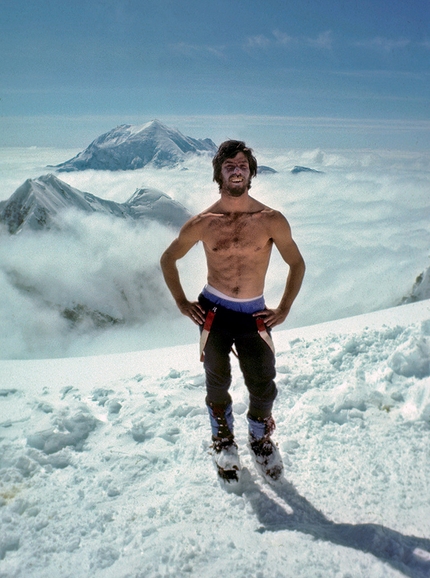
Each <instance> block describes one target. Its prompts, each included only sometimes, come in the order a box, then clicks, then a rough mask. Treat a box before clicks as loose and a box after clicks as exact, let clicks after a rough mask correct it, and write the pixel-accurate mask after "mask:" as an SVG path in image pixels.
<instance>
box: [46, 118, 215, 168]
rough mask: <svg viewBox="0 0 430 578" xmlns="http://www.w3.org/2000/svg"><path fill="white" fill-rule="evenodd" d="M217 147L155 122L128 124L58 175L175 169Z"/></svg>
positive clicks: (65, 165)
mask: <svg viewBox="0 0 430 578" xmlns="http://www.w3.org/2000/svg"><path fill="white" fill-rule="evenodd" d="M216 150H217V146H216V145H215V143H214V142H213V141H211V139H209V138H206V139H195V138H192V137H189V136H184V135H183V134H182V133H181V132H179V131H178V130H175V129H172V128H169V127H167V126H166V125H164V124H163V123H161V122H160V121H159V120H153V121H151V122H148V123H147V124H145V125H143V126H134V125H128V124H124V125H121V126H118V127H116V128H114V129H112V130H111V131H109V132H107V133H105V134H102V135H101V136H99V137H98V138H96V139H95V140H94V141H93V142H92V143H91V144H90V145H89V146H88V147H87V148H86V149H85V150H84V151H82V152H80V153H79V154H78V155H76V156H75V157H73V158H72V159H70V160H68V161H66V162H64V163H61V164H59V165H57V166H56V167H55V169H56V170H58V171H84V170H86V169H94V170H107V171H118V170H122V171H125V170H135V169H141V168H142V167H144V166H146V165H148V164H151V165H153V166H155V167H172V166H176V165H177V164H178V163H179V162H182V161H183V160H184V159H185V157H186V155H187V154H196V153H197V154H198V153H201V152H210V153H212V154H214V153H215V152H216Z"/></svg>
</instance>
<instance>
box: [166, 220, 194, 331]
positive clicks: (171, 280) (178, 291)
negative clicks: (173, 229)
mask: <svg viewBox="0 0 430 578" xmlns="http://www.w3.org/2000/svg"><path fill="white" fill-rule="evenodd" d="M198 222H199V221H198V220H197V218H196V217H194V218H192V219H190V220H189V221H188V222H187V223H185V225H184V226H183V227H182V229H181V231H180V233H179V235H178V237H177V238H176V239H175V240H174V241H173V242H172V243H171V245H170V246H169V247H168V248H167V249H166V250H165V251H164V253H163V255H162V256H161V259H160V265H161V270H162V271H163V276H164V280H165V282H166V285H167V287H168V288H169V290H170V293H171V294H172V296H173V299H174V300H175V301H176V305H177V306H178V308H179V310H180V312H181V313H182V314H183V315H186V316H187V317H189V318H190V319H191V320H192V321H194V323H196V324H197V325H201V324H202V323H204V320H205V316H204V311H203V309H202V308H201V307H200V305H199V303H198V302H196V301H194V302H192V301H188V299H187V297H186V295H185V292H184V290H183V288H182V284H181V280H180V278H179V272H178V268H177V266H176V261H178V260H179V259H182V257H184V256H185V255H186V254H187V253H188V251H189V250H190V249H191V248H192V247H193V246H194V245H195V244H196V243H197V242H198V241H199V240H200V235H199V228H200V227H199V226H198Z"/></svg>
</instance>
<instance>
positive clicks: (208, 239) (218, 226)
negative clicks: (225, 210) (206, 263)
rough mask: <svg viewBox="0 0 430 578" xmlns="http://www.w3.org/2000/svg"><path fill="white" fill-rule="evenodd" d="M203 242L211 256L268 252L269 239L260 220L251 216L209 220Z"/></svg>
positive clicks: (221, 217)
mask: <svg viewBox="0 0 430 578" xmlns="http://www.w3.org/2000/svg"><path fill="white" fill-rule="evenodd" d="M203 242H204V244H205V248H206V251H209V252H210V253H212V254H224V255H225V254H229V255H234V254H244V253H256V252H258V251H262V250H264V249H268V250H270V246H271V239H270V238H269V236H268V234H267V231H266V227H265V226H264V223H263V222H262V220H261V219H259V218H255V217H253V215H252V214H251V215H246V216H241V217H238V218H234V217H229V216H220V217H215V218H213V219H211V221H210V222H209V223H208V227H207V228H206V231H205V235H204V239H203Z"/></svg>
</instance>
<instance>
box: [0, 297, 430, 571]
mask: <svg viewBox="0 0 430 578" xmlns="http://www.w3.org/2000/svg"><path fill="white" fill-rule="evenodd" d="M196 331H197V330H196ZM274 339H275V345H276V347H277V369H278V377H277V382H278V387H279V396H278V399H277V401H276V405H275V410H274V415H275V418H276V421H277V426H278V427H277V431H276V433H275V436H276V440H277V441H278V443H279V447H280V450H281V453H282V454H283V458H284V463H285V466H286V470H285V479H284V480H282V482H280V483H278V484H274V485H269V484H267V483H266V482H264V481H263V480H261V479H260V478H259V477H258V476H257V474H256V472H255V469H254V468H253V467H252V464H251V459H250V457H249V454H248V450H247V447H246V438H247V432H246V410H247V395H246V391H245V387H244V385H243V383H242V379H241V376H240V372H239V370H238V367H237V364H236V363H233V366H234V379H233V385H232V395H233V399H234V412H235V417H236V437H237V441H238V443H239V448H240V455H241V460H242V464H243V466H244V471H243V478H244V479H243V482H242V486H241V487H240V489H238V490H237V491H236V492H231V491H226V490H225V489H224V488H223V487H221V485H220V484H219V483H218V481H217V479H216V474H215V471H214V469H213V467H212V463H211V458H210V455H209V436H210V429H209V420H208V416H207V413H206V409H205V407H204V396H205V388H204V377H203V373H202V365H201V364H200V362H199V361H198V348H197V343H196V344H193V345H186V346H177V347H172V348H166V349H157V350H151V351H141V352H133V353H127V354H114V355H104V356H98V357H85V358H68V359H50V360H23V361H11V360H5V361H0V408H1V410H0V411H1V414H0V415H1V418H0V443H1V453H0V520H1V532H0V558H1V560H0V576H1V577H2V578H6V577H7V578H18V577H19V578H29V577H31V578H41V577H51V576H56V577H70V578H72V577H73V578H81V577H82V578H87V577H88V576H91V577H94V578H98V577H103V578H109V577H112V578H113V577H114V578H126V577H127V578H143V577H145V578H161V577H163V578H167V577H171V578H173V577H175V578H178V577H183V576H184V577H185V576H193V577H201V576H203V577H205V578H215V577H218V576H231V577H234V578H249V577H253V578H254V577H255V578H286V577H288V578H290V577H291V578H298V577H308V578H314V577H316V576H321V577H324V578H326V577H336V578H340V577H342V578H360V577H363V578H387V577H400V576H410V577H419V578H422V577H428V576H430V491H429V490H430V488H429V480H430V459H429V458H430V449H429V448H430V366H429V363H430V301H428V300H427V301H422V302H418V303H413V304H410V305H405V306H403V307H397V308H395V309H390V310H386V311H379V312H376V313H371V314H366V315H362V316H359V317H353V318H349V319H343V320H338V321H333V322H329V323H324V324H321V325H316V326H313V327H304V328H297V329H291V330H287V331H279V332H276V333H275V334H274ZM196 341H197V335H196Z"/></svg>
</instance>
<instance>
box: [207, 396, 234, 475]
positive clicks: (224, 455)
mask: <svg viewBox="0 0 430 578" xmlns="http://www.w3.org/2000/svg"><path fill="white" fill-rule="evenodd" d="M207 407H208V411H209V418H210V421H211V428H212V442H213V443H212V450H213V451H212V457H213V461H214V463H215V466H216V468H217V472H218V476H219V477H220V478H221V479H222V480H223V481H226V482H238V481H239V472H240V461H239V455H238V452H237V444H236V442H235V441H234V435H233V408H232V406H231V403H228V404H215V403H212V402H209V403H208V404H207Z"/></svg>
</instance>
